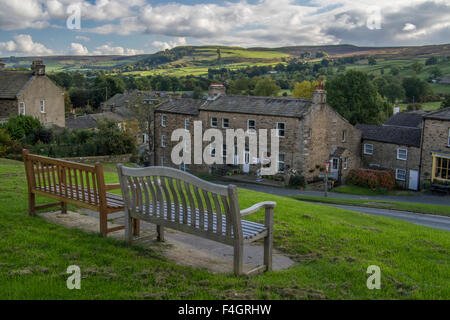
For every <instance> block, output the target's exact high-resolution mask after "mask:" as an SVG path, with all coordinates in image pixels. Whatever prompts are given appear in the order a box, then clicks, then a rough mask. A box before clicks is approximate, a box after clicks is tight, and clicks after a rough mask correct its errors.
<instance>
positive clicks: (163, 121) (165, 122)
mask: <svg viewBox="0 0 450 320" xmlns="http://www.w3.org/2000/svg"><path fill="white" fill-rule="evenodd" d="M166 125H167V117H166V116H165V115H161V127H164V128H165V127H166Z"/></svg>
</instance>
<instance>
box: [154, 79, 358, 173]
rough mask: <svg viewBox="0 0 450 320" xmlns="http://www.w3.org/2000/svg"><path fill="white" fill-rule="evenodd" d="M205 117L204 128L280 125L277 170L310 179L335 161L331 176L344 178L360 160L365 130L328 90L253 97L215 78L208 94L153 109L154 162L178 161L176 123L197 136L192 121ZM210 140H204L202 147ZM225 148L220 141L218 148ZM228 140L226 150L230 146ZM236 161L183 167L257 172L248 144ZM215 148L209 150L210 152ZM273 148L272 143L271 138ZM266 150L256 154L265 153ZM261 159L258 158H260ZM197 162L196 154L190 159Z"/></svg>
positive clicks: (248, 129)
mask: <svg viewBox="0 0 450 320" xmlns="http://www.w3.org/2000/svg"><path fill="white" fill-rule="evenodd" d="M194 121H201V122H202V129H203V132H204V131H205V130H207V129H210V128H217V129H221V130H222V131H223V132H224V135H225V130H226V129H235V130H236V129H243V130H244V131H245V132H247V133H248V134H252V133H253V132H254V131H255V130H258V129H267V130H268V131H269V132H270V129H276V130H278V136H279V141H280V147H279V159H278V171H279V175H281V176H285V175H287V174H288V173H292V172H297V173H298V174H302V175H304V176H305V178H306V179H307V180H309V181H312V180H315V179H317V178H318V176H319V175H320V174H323V173H324V171H323V170H324V163H325V161H331V162H332V165H331V173H330V176H331V177H334V178H335V179H336V180H343V179H344V178H345V177H346V175H347V173H348V172H349V170H350V169H354V168H359V166H360V154H359V152H360V142H361V132H360V131H359V130H358V129H356V128H355V127H354V126H352V125H351V124H350V123H349V122H348V121H347V120H345V119H344V118H342V117H341V116H340V115H339V114H338V113H337V112H336V111H334V109H332V108H331V107H330V106H329V105H328V104H327V103H326V91H325V90H323V88H319V89H317V90H316V91H314V94H313V99H312V100H311V99H293V98H278V97H253V96H241V95H226V94H225V87H224V86H222V85H218V84H214V85H213V86H211V88H210V92H209V98H208V99H206V100H194V99H172V100H169V101H167V102H165V103H162V104H161V105H160V106H158V108H157V109H156V112H155V153H156V157H155V158H156V159H155V160H156V164H157V165H165V166H171V167H176V166H175V165H174V164H173V163H172V162H171V156H170V155H171V150H172V148H173V147H174V146H175V145H176V144H177V143H178V142H171V141H170V140H171V134H172V132H173V131H174V130H175V129H179V128H185V130H188V131H189V132H190V133H191V137H192V136H193V122H194ZM268 142H270V139H268ZM208 144H209V142H204V144H203V149H205V148H206V147H207V146H208ZM219 149H222V148H219V147H217V150H219ZM226 149H227V147H226V145H224V146H223V150H226ZM234 149H235V154H234V158H235V159H236V160H235V163H238V162H239V158H240V157H242V158H240V159H241V161H240V162H243V164H240V165H235V164H224V165H218V164H217V165H213V166H209V165H198V164H195V165H194V164H191V165H189V164H182V165H181V169H184V170H188V171H192V172H195V173H220V174H226V173H227V172H233V171H237V172H243V173H255V171H256V170H257V169H259V168H260V164H255V162H256V163H257V162H258V161H255V159H250V155H249V150H248V146H247V145H246V150H245V152H244V154H242V155H239V154H237V152H236V150H237V148H236V147H235V148H234ZM217 150H216V148H212V150H210V152H211V155H212V156H217V157H226V154H225V152H226V151H223V153H224V154H222V155H219V154H217V152H216V151H217ZM269 150H270V144H269ZM262 157H263V155H258V158H260V159H261V158H262ZM256 160H257V159H256ZM191 163H193V160H191Z"/></svg>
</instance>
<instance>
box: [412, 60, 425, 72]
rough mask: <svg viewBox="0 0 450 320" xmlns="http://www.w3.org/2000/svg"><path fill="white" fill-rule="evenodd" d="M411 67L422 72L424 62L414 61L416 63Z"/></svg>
mask: <svg viewBox="0 0 450 320" xmlns="http://www.w3.org/2000/svg"><path fill="white" fill-rule="evenodd" d="M411 69H412V70H413V71H414V72H415V73H416V74H418V73H420V71H422V70H423V64H421V63H420V62H418V61H414V63H413V64H412V65H411Z"/></svg>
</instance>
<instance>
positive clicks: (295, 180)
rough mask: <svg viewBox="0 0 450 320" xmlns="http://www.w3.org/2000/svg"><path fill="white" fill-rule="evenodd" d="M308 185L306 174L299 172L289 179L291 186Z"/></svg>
mask: <svg viewBox="0 0 450 320" xmlns="http://www.w3.org/2000/svg"><path fill="white" fill-rule="evenodd" d="M305 185H306V179H305V177H304V176H302V175H300V174H297V175H295V176H291V178H290V179H289V186H291V187H295V188H298V187H304V186H305Z"/></svg>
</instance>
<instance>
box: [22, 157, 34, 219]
mask: <svg viewBox="0 0 450 320" xmlns="http://www.w3.org/2000/svg"><path fill="white" fill-rule="evenodd" d="M29 154H30V151H28V150H26V149H23V151H22V157H23V162H24V165H25V174H26V177H27V182H28V183H27V184H28V214H29V215H30V216H34V215H35V213H36V209H35V207H36V195H35V194H34V193H33V189H34V172H33V165H32V163H31V162H30V160H29V159H28V155H29Z"/></svg>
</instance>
